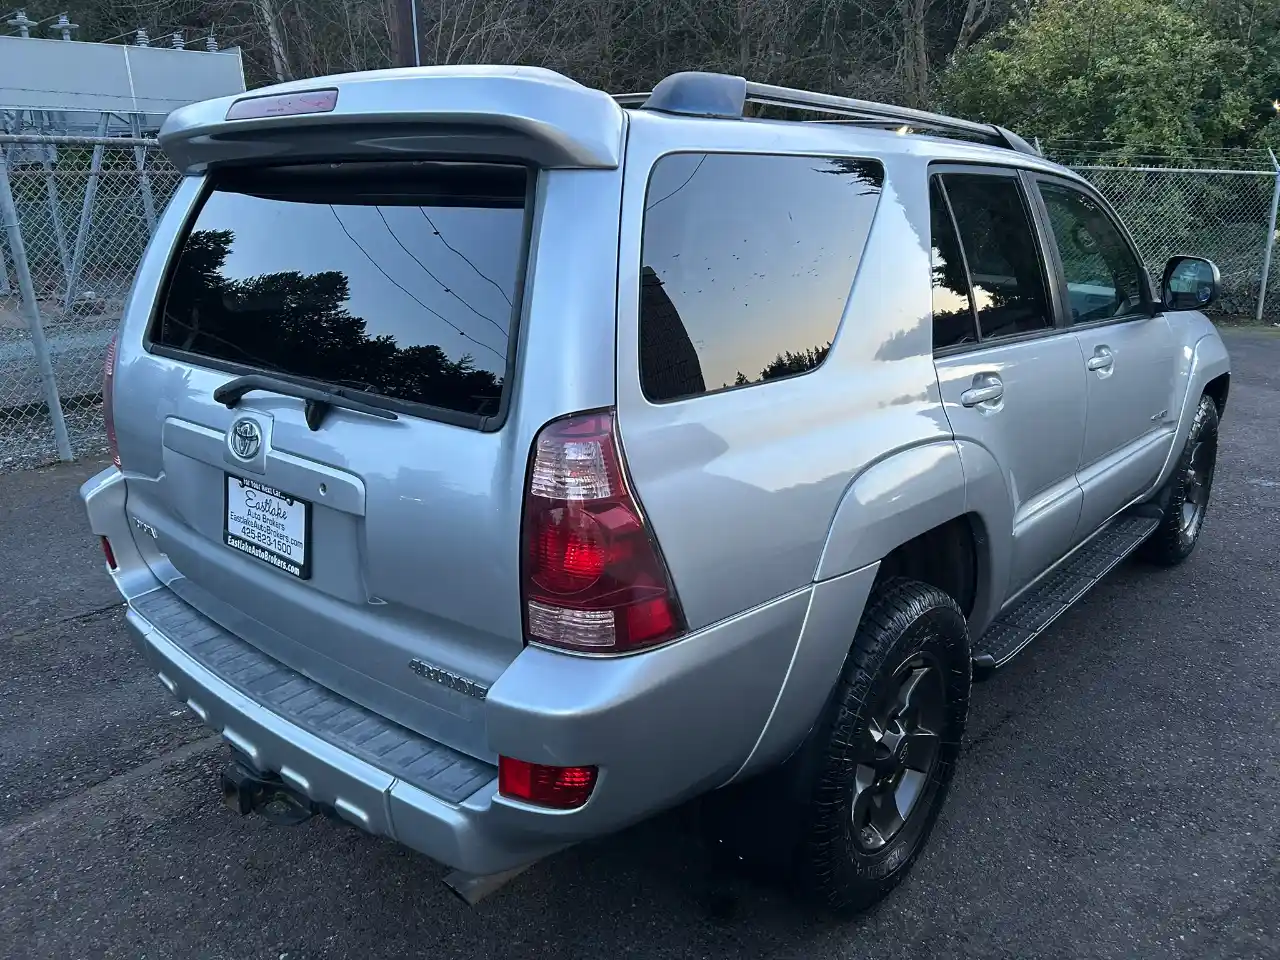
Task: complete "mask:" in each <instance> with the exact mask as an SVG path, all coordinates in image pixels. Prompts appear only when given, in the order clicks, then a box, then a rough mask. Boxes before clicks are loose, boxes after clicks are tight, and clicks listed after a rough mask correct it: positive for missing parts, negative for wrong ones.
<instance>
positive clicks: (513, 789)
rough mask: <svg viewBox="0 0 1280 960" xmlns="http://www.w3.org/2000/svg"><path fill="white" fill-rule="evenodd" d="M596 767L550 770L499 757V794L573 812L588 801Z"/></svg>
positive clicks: (534, 764) (548, 767) (539, 764)
mask: <svg viewBox="0 0 1280 960" xmlns="http://www.w3.org/2000/svg"><path fill="white" fill-rule="evenodd" d="M596 773H597V771H596V768H595V767H551V766H547V765H545V764H541V763H529V762H527V761H525V760H513V759H511V757H499V758H498V792H499V793H500V794H502V795H503V796H504V797H511V798H513V799H515V800H523V801H525V802H526V803H536V804H537V805H538V806H541V807H554V808H556V809H558V810H572V809H573V808H574V807H580V806H582V805H583V804H584V803H586V802H587V799H588V798H589V797H590V796H591V791H592V789H594V788H595V785H596Z"/></svg>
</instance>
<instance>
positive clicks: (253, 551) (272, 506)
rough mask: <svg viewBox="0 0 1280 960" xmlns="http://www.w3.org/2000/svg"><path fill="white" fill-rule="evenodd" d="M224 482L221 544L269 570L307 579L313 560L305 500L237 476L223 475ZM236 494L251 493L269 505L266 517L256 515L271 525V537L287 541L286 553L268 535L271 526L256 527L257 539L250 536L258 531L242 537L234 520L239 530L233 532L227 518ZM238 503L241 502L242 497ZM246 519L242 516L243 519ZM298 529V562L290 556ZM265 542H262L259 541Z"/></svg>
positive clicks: (241, 522)
mask: <svg viewBox="0 0 1280 960" xmlns="http://www.w3.org/2000/svg"><path fill="white" fill-rule="evenodd" d="M224 476H225V480H224V481H223V485H222V542H223V544H224V545H225V546H227V547H228V548H230V549H232V550H235V551H236V552H237V553H241V554H244V555H245V556H247V557H252V558H253V559H255V560H257V561H259V562H260V563H262V564H265V565H266V566H269V567H274V568H275V569H277V570H279V571H281V572H282V573H286V574H288V575H289V576H291V577H294V578H296V579H298V580H309V579H310V578H311V564H312V559H313V556H312V555H313V543H312V538H311V513H312V509H311V508H312V504H311V502H310V501H308V500H302V499H301V498H299V497H295V496H291V495H290V494H287V493H285V492H284V491H283V490H278V489H276V488H275V487H272V486H268V485H267V484H265V483H261V482H259V481H257V480H252V479H250V478H248V477H241V476H237V475H236V474H234V473H226V474H224ZM233 489H237V490H239V491H245V490H251V491H253V492H254V493H256V494H258V495H260V496H261V497H264V498H266V499H265V501H260V502H265V503H266V504H268V505H269V509H268V510H267V511H266V514H263V515H260V519H261V520H266V521H269V523H270V524H275V535H276V536H277V537H279V538H282V540H283V541H287V542H286V543H285V544H284V547H285V549H288V550H290V553H285V552H282V549H281V542H279V541H273V540H271V539H270V538H271V536H272V534H271V533H270V532H269V531H270V530H271V529H272V527H271V526H270V525H268V524H263V525H261V526H260V527H259V529H260V530H261V531H262V532H261V533H259V535H258V536H254V535H253V534H254V533H258V531H250V532H249V534H248V535H246V526H245V522H244V520H243V519H237V520H236V524H235V525H237V526H238V527H239V529H238V530H233V529H232V527H233V520H232V516H231V507H232V490H233ZM242 502H245V499H244V498H243V497H242ZM297 508H301V509H302V518H301V522H300V523H299V522H298V520H297V517H296V514H293V513H292V511H293V510H296V509H297ZM279 510H283V511H284V515H283V516H280V515H279V514H278V511H279ZM247 518H248V515H247V514H246V517H245V519H247ZM299 526H300V527H301V533H302V536H301V552H302V558H301V560H300V561H299V560H298V559H296V558H295V557H294V556H292V555H291V553H292V549H293V547H294V546H295V544H296V541H297V539H298V537H297V536H296V533H297V530H298V527H299ZM264 540H266V541H267V542H266V543H264V542H263V541H264Z"/></svg>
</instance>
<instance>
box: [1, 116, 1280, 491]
mask: <svg viewBox="0 0 1280 960" xmlns="http://www.w3.org/2000/svg"><path fill="white" fill-rule="evenodd" d="M1046 152H1048V153H1049V155H1050V156H1055V155H1056V154H1055V151H1054V150H1053V149H1052V148H1050V149H1049V150H1048V151H1046ZM1223 156H1226V155H1225V154H1224V155H1223ZM1058 158H1059V159H1060V160H1062V159H1065V160H1067V162H1068V163H1069V164H1070V163H1072V160H1073V158H1071V157H1063V156H1059V157H1058ZM1229 159H1230V160H1233V161H1235V162H1234V163H1232V162H1228V161H1227V160H1223V159H1221V158H1219V162H1217V163H1216V164H1214V165H1206V166H1205V167H1202V168H1198V167H1191V166H1184V167H1179V168H1174V167H1169V166H1161V165H1145V166H1144V165H1121V164H1117V163H1114V162H1110V163H1107V162H1098V161H1097V160H1096V158H1086V157H1080V156H1077V157H1075V158H1074V164H1073V165H1074V168H1075V169H1076V170H1078V171H1079V172H1080V173H1081V174H1083V175H1084V176H1085V177H1087V178H1089V179H1090V180H1091V181H1093V182H1094V183H1095V184H1096V185H1097V186H1098V187H1099V188H1100V189H1101V190H1102V191H1103V193H1104V194H1105V195H1106V196H1107V197H1108V199H1109V200H1110V201H1111V203H1112V204H1113V205H1114V206H1115V207H1116V209H1117V211H1118V212H1119V213H1120V215H1121V216H1122V217H1123V218H1124V219H1125V222H1126V223H1127V224H1128V226H1129V228H1130V230H1131V231H1132V232H1133V233H1134V235H1135V238H1136V239H1137V241H1138V244H1139V246H1140V248H1141V249H1142V250H1143V252H1144V254H1145V255H1146V256H1147V257H1148V263H1147V266H1148V268H1149V269H1150V270H1151V272H1152V275H1153V276H1154V277H1156V278H1158V275H1159V271H1160V269H1161V267H1162V266H1163V265H1164V262H1165V260H1166V259H1167V258H1168V257H1169V256H1171V255H1173V254H1176V253H1195V254H1198V255H1201V256H1206V257H1209V258H1210V259H1212V260H1214V261H1215V262H1216V263H1217V264H1218V267H1219V268H1220V269H1221V271H1222V295H1221V299H1220V300H1219V303H1218V306H1217V309H1218V310H1221V311H1222V312H1223V313H1225V314H1231V315H1234V316H1237V317H1253V318H1255V319H1258V320H1261V319H1263V318H1264V316H1267V319H1275V320H1280V264H1278V263H1273V261H1274V260H1275V259H1276V258H1275V256H1274V253H1275V247H1276V244H1277V242H1278V241H1280V238H1278V237H1277V231H1276V213H1277V205H1278V204H1280V164H1277V163H1276V161H1275V157H1274V155H1273V154H1269V153H1263V154H1258V153H1257V152H1250V153H1249V154H1248V155H1247V156H1246V155H1245V154H1237V155H1234V156H1232V157H1231V158H1229ZM1240 167H1243V168H1240ZM180 180H181V175H180V174H179V173H178V172H177V170H175V169H174V168H173V167H172V166H171V165H170V163H169V162H168V160H167V159H166V158H165V156H164V155H163V154H162V153H161V152H160V151H159V150H158V149H157V145H156V142H155V141H154V140H149V139H144V138H140V137H131V138H121V137H106V136H97V137H63V136H48V135H35V134H0V473H3V472H7V471H11V470H18V469H24V468H28V467H36V466H42V465H45V464H48V463H52V462H54V461H56V460H71V459H75V458H77V457H84V456H96V455H100V454H101V453H102V452H104V451H105V448H106V442H105V438H104V435H103V431H102V411H101V405H102V363H103V359H104V356H105V353H106V348H107V344H108V342H109V341H110V339H111V336H112V334H113V333H114V332H115V329H116V327H117V325H118V323H119V320H120V315H121V311H122V309H123V307H124V301H125V297H126V296H127V294H128V291H129V288H130V286H131V285H132V283H133V277H134V274H135V272H136V271H137V266H138V263H139V261H140V259H141V257H142V253H143V251H144V250H145V248H146V245H147V242H148V241H149V240H150V238H151V234H152V233H153V232H154V230H155V224H156V218H157V216H158V215H159V213H160V212H161V211H162V210H163V209H164V206H165V204H167V203H168V201H169V198H170V196H171V195H172V194H173V191H174V189H175V188H176V187H177V185H178V183H179V181H180ZM1268 310H1271V311H1273V313H1272V314H1271V315H1269V316H1268V315H1267V311H1268Z"/></svg>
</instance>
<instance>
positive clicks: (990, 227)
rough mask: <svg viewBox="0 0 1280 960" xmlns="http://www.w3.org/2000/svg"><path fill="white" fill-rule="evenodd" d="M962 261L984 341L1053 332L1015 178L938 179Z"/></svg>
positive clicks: (1026, 212)
mask: <svg viewBox="0 0 1280 960" xmlns="http://www.w3.org/2000/svg"><path fill="white" fill-rule="evenodd" d="M942 181H943V184H944V185H945V186H946V193H947V199H948V200H949V201H950V202H951V210H952V212H953V213H954V215H955V222H956V227H957V229H958V230H959V233H960V242H961V243H962V244H963V245H964V256H965V260H966V261H967V262H968V267H969V279H970V283H971V285H972V289H973V298H974V302H975V304H976V306H977V309H978V330H979V332H980V334H981V336H982V339H983V340H984V341H986V340H993V339H998V338H1002V337H1016V336H1020V335H1022V334H1028V333H1036V332H1038V331H1041V330H1046V329H1049V328H1052V327H1053V325H1054V324H1053V311H1052V309H1051V308H1050V305H1049V293H1048V289H1049V288H1048V279H1047V277H1046V276H1045V267H1044V262H1043V259H1042V258H1041V255H1040V247H1039V244H1038V243H1037V242H1036V235H1035V230H1034V228H1033V227H1032V224H1031V214H1030V211H1029V210H1028V209H1027V205H1026V203H1025V201H1024V199H1023V196H1022V188H1021V187H1020V186H1019V184H1018V180H1017V178H1016V177H1012V176H998V175H992V174H970V173H948V174H944V175H943V177H942Z"/></svg>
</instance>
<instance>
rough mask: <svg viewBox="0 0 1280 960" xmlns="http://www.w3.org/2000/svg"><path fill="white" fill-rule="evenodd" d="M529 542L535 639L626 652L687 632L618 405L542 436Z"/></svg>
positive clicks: (533, 469) (527, 609)
mask: <svg viewBox="0 0 1280 960" xmlns="http://www.w3.org/2000/svg"><path fill="white" fill-rule="evenodd" d="M523 542H524V571H523V603H524V629H525V637H526V638H527V639H528V640H529V641H530V642H533V643H544V644H548V645H550V646H555V647H563V648H565V649H569V650H578V651H583V652H587V653H626V652H630V651H633V650H638V649H642V648H644V647H650V646H654V645H655V644H659V643H664V642H666V641H668V640H671V639H673V638H675V637H678V636H680V635H681V634H682V633H683V632H684V630H685V624H684V614H683V613H682V612H681V609H680V602H679V600H678V599H677V598H676V594H675V590H674V589H673V588H672V586H671V579H670V577H669V576H668V575H667V568H666V565H665V564H664V563H663V561H662V557H661V555H660V554H659V553H658V546H657V543H656V541H655V540H654V538H653V535H652V531H651V530H650V529H649V526H648V524H647V523H646V522H645V519H644V515H643V514H642V513H641V511H640V506H639V504H638V503H637V502H636V499H635V497H634V496H633V495H632V493H631V491H630V489H629V488H628V487H627V479H626V471H625V469H624V465H623V461H622V454H621V451H620V449H619V447H618V443H617V436H616V432H615V429H614V417H613V413H612V411H606V412H601V413H591V414H584V415H580V416H574V417H569V418H567V419H565V420H557V421H555V422H553V423H550V424H548V425H547V426H545V427H544V428H543V429H542V431H541V433H539V434H538V438H537V439H536V440H535V441H534V452H533V458H532V463H531V464H530V466H529V477H528V481H527V486H526V488H525V500H524V533H523Z"/></svg>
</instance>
